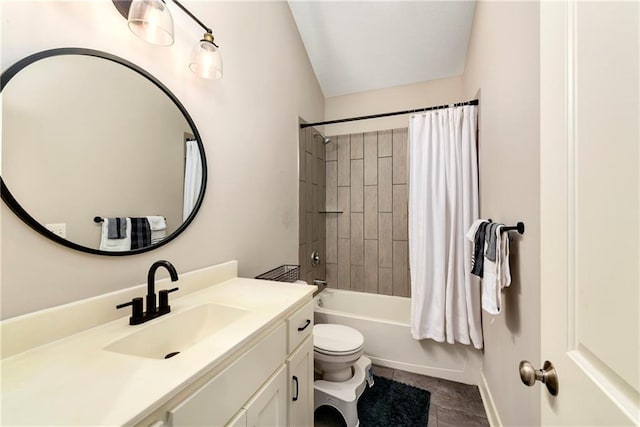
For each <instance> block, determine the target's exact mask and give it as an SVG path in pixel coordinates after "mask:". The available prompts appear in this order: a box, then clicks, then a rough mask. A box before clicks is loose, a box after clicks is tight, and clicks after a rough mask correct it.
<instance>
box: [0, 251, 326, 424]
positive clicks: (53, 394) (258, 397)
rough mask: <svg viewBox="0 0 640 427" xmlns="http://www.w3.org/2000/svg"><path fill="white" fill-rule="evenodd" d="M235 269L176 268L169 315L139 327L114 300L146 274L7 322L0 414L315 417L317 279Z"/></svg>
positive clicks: (209, 420) (178, 419)
mask: <svg viewBox="0 0 640 427" xmlns="http://www.w3.org/2000/svg"><path fill="white" fill-rule="evenodd" d="M237 273H238V272H237V262H235V261H230V262H227V263H223V264H219V265H215V266H210V267H206V268H204V269H201V270H196V271H193V272H187V273H183V274H181V275H180V293H181V295H182V296H180V297H179V298H175V299H174V300H172V303H171V309H172V310H171V313H168V314H167V315H166V316H162V317H160V318H158V319H154V320H153V321H151V322H149V323H148V324H143V325H136V326H135V327H132V326H131V325H130V324H129V319H128V316H122V313H121V312H116V310H115V308H114V307H115V306H116V305H117V304H118V303H121V302H122V301H126V300H131V298H134V297H136V296H137V295H141V294H143V292H144V291H145V290H146V287H147V285H146V284H140V285H139V286H134V287H131V288H127V289H125V290H122V291H118V292H114V293H109V294H105V295H101V296H98V297H92V298H89V299H87V300H83V301H78V302H74V303H72V304H66V305H63V306H59V307H53V308H51V309H47V310H43V311H41V312H36V313H30V314H28V315H25V316H19V317H17V318H14V319H7V320H3V321H2V322H0V335H1V336H2V351H1V352H0V371H2V382H0V407H1V408H2V424H3V425H16V426H18V425H21V426H26V425H54V424H55V425H121V426H126V427H150V426H153V427H169V426H195V425H197V426H226V425H229V426H234V427H248V426H251V427H254V426H278V427H287V426H289V425H291V426H294V427H304V426H310V425H312V424H311V423H312V417H313V389H312V387H313V353H312V350H313V347H312V337H311V334H312V331H313V307H312V295H313V292H314V291H315V290H316V287H315V286H308V285H301V284H292V283H282V282H274V281H268V280H256V279H247V278H242V277H238V275H237ZM166 281H167V282H168V279H166ZM162 286H163V287H164V285H162ZM230 312H232V313H234V315H233V316H231V317H229V316H227V314H228V313H230ZM118 316H122V317H118ZM77 319H83V322H77ZM85 319H87V321H86V322H85ZM79 323H82V324H79ZM25 337H27V338H28V339H26V338H25ZM114 343H120V344H119V345H118V346H117V348H116V346H115V344H114ZM123 343H124V344H123ZM141 349H142V350H144V351H141ZM174 351H177V352H179V354H178V355H177V356H175V357H171V358H170V359H168V360H165V357H164V356H165V355H167V354H168V353H169V352H174ZM294 377H295V381H294V379H293V378H294ZM294 399H295V400H294Z"/></svg>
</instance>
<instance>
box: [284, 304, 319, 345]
mask: <svg viewBox="0 0 640 427" xmlns="http://www.w3.org/2000/svg"><path fill="white" fill-rule="evenodd" d="M287 328H288V334H287V336H288V340H287V342H288V346H287V350H288V351H287V353H291V352H292V351H293V350H295V349H296V347H298V345H299V344H300V343H301V342H302V340H304V339H305V338H306V337H308V336H309V335H311V332H313V304H312V302H311V301H309V302H308V303H307V304H305V306H304V307H302V308H301V309H300V310H298V311H296V312H295V313H294V314H292V315H291V317H289V318H288V319H287Z"/></svg>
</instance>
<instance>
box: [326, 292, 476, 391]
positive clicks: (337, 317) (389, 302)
mask: <svg viewBox="0 0 640 427" xmlns="http://www.w3.org/2000/svg"><path fill="white" fill-rule="evenodd" d="M410 316H411V299H410V298H403V297H395V296H388V295H378V294H369V293H364V292H353V291H345V290H339V289H331V288H326V289H325V290H323V291H322V292H320V293H319V294H318V295H316V297H315V298H314V318H315V322H316V323H336V324H340V325H346V326H351V327H352V328H355V329H357V330H358V331H360V332H361V333H362V335H364V354H365V355H366V356H367V357H369V358H370V359H371V361H372V362H373V363H374V364H375V365H380V366H386V367H389V368H394V369H400V370H403V371H408V372H414V373H417V374H423V375H429V376H432V377H437V378H444V379H447V380H452V381H458V382H462V383H466V384H473V385H477V383H478V379H479V375H480V366H481V365H480V364H481V352H480V351H478V350H475V349H474V348H473V347H472V346H466V345H462V344H447V343H438V342H436V341H433V340H428V339H427V340H420V341H418V340H415V339H413V338H412V337H411V333H410V331H409V320H410Z"/></svg>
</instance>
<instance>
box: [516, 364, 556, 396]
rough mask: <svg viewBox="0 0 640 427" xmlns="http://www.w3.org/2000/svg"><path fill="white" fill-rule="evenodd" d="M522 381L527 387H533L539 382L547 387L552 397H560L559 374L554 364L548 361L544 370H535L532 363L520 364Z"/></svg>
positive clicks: (543, 367)
mask: <svg viewBox="0 0 640 427" xmlns="http://www.w3.org/2000/svg"><path fill="white" fill-rule="evenodd" d="M520 379H521V380H522V382H523V383H524V384H525V385H528V386H529V387H531V386H533V385H534V384H535V383H536V380H537V381H540V382H541V383H542V384H544V385H546V386H547V390H548V391H549V393H551V395H552V396H557V395H558V374H557V373H556V368H554V367H553V363H551V362H549V361H548V360H546V361H545V362H544V365H543V366H542V369H535V368H534V367H533V365H532V364H531V362H529V361H528V360H523V361H521V362H520Z"/></svg>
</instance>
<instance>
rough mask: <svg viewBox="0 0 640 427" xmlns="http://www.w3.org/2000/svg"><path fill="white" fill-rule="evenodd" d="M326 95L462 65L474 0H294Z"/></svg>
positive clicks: (450, 71) (429, 76)
mask: <svg viewBox="0 0 640 427" xmlns="http://www.w3.org/2000/svg"><path fill="white" fill-rule="evenodd" d="M289 7H290V9H291V12H292V14H293V17H294V19H295V21H296V24H297V26H298V31H299V32H300V36H301V37H302V41H303V42H304V45H305V48H306V50H307V53H308V55H309V59H310V60H311V64H312V65H313V69H314V71H315V73H316V76H317V78H318V81H319V83H320V87H321V88H322V91H323V93H324V96H325V97H332V96H338V95H346V94H350V93H356V92H363V91H367V90H373V89H382V88H387V87H393V86H399V85H405V84H411V83H417V82H423V81H427V80H434V79H440V78H445V77H452V76H457V75H460V74H462V73H463V71H464V63H465V58H466V55H467V47H468V45H469V36H470V34H471V24H472V21H473V13H474V9H475V0H473V1H471V0H467V1H464V0H461V1H451V0H450V1H300V0H289Z"/></svg>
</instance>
